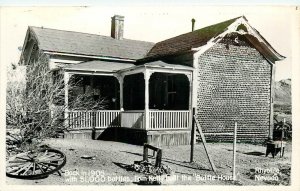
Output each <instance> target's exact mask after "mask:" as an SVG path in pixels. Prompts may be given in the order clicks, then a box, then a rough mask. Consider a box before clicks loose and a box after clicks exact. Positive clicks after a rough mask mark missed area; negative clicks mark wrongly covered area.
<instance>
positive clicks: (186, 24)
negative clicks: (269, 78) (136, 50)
mask: <svg viewBox="0 0 300 191" xmlns="http://www.w3.org/2000/svg"><path fill="white" fill-rule="evenodd" d="M295 12H296V8H295V7H292V6H285V7H284V6H281V7H274V6H268V7H263V6H260V7H258V6H244V7H238V6H234V7H233V6H222V7H220V6H219V7H217V6H207V7H204V6H191V5H185V6H184V5H181V6H168V5H160V6H158V5H156V6H155V5H153V6H134V5H131V6H122V7H116V6H106V7H2V8H1V17H0V26H1V48H2V54H1V57H2V59H1V61H2V62H3V63H2V64H1V65H3V64H10V63H16V62H18V59H19V55H20V51H18V47H19V46H22V45H23V42H24V38H25V34H26V30H27V27H28V26H43V27H46V28H55V29H62V30H71V31H78V32H86V33H94V34H101V35H107V36H109V35H110V25H111V23H110V22H111V17H112V16H113V15H114V14H120V15H123V16H125V24H124V26H125V29H124V30H125V32H124V37H125V38H128V39H136V40H144V41H152V42H158V41H161V40H164V39H167V38H170V37H173V36H176V35H179V34H182V33H186V32H190V30H191V19H192V18H195V19H196V24H195V29H199V28H202V27H205V26H208V25H211V24H215V23H218V22H222V21H224V20H228V19H231V18H234V17H238V16H241V15H244V16H246V18H247V19H248V21H249V23H250V24H251V25H252V26H253V27H254V28H256V29H257V30H258V31H259V32H260V33H261V34H262V35H263V36H264V37H265V38H266V39H267V41H268V42H269V43H270V44H271V45H272V46H273V47H274V48H275V50H277V51H278V52H279V53H280V54H282V55H284V56H286V57H287V58H286V59H285V60H283V61H281V62H278V63H277V64H276V75H275V78H276V80H280V79H285V78H291V73H292V61H293V59H292V43H293V38H294V37H293V35H295V32H294V33H293V31H294V30H295V29H294V28H293V26H294V23H293V22H299V21H298V20H295V19H294V17H295ZM298 12H299V11H298ZM296 34H297V33H296ZM298 35H299V34H298Z"/></svg>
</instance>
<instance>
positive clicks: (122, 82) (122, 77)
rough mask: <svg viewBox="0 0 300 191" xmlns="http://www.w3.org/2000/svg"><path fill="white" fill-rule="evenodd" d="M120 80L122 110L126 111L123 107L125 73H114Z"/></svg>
mask: <svg viewBox="0 0 300 191" xmlns="http://www.w3.org/2000/svg"><path fill="white" fill-rule="evenodd" d="M114 76H115V77H116V78H117V79H118V81H119V85H120V110H121V111H124V108H123V94H124V93H123V84H124V76H123V75H114Z"/></svg>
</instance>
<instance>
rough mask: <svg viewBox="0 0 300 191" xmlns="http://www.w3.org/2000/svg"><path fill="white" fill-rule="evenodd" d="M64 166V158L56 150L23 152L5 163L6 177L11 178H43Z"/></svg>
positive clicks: (63, 155) (62, 154)
mask: <svg viewBox="0 0 300 191" xmlns="http://www.w3.org/2000/svg"><path fill="white" fill-rule="evenodd" d="M65 164H66V156H65V154H64V153H62V152H61V151H59V150H56V149H50V148H48V149H42V150H39V151H37V152H24V153H20V154H17V155H15V156H13V157H11V158H10V159H9V160H8V161H7V163H6V175H7V176H8V177H12V178H20V179H35V178H43V177H46V176H47V175H49V174H52V173H54V172H56V171H59V170H60V169H61V168H62V167H63V166H64V165H65Z"/></svg>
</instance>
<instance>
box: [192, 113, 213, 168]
mask: <svg viewBox="0 0 300 191" xmlns="http://www.w3.org/2000/svg"><path fill="white" fill-rule="evenodd" d="M193 119H194V121H195V123H196V128H197V130H198V131H199V133H200V136H201V140H202V143H203V146H204V150H205V153H206V155H207V158H208V160H209V163H210V165H211V168H212V170H213V171H214V172H216V167H215V164H214V162H213V160H212V159H211V157H210V155H209V153H208V152H207V148H206V139H205V137H204V134H203V132H202V128H201V126H200V124H199V123H198V121H197V119H196V116H195V115H193ZM191 141H192V140H191Z"/></svg>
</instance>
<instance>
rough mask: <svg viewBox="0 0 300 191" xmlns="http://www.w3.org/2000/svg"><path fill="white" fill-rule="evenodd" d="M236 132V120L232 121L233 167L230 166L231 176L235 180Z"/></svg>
mask: <svg viewBox="0 0 300 191" xmlns="http://www.w3.org/2000/svg"><path fill="white" fill-rule="evenodd" d="M236 134H237V122H235V123H234V132H233V168H232V178H233V180H236V175H235V174H236V172H235V168H236V166H235V163H236Z"/></svg>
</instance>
